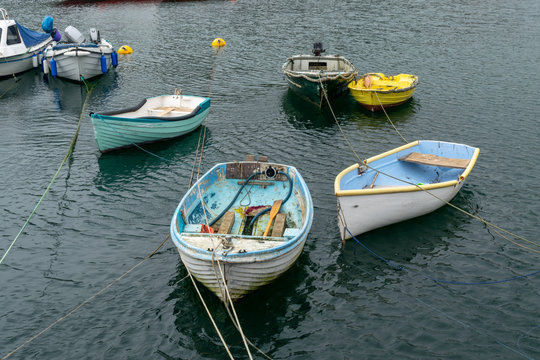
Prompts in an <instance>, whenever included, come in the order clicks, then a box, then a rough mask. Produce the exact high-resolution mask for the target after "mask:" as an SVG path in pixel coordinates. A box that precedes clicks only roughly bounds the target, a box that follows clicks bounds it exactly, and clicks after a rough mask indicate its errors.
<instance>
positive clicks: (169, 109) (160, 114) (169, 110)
mask: <svg viewBox="0 0 540 360" xmlns="http://www.w3.org/2000/svg"><path fill="white" fill-rule="evenodd" d="M173 109H174V108H172V107H170V108H167V109H165V110H163V111H162V112H160V113H159V114H158V116H165V115H167V114H168V113H170V112H171V111H173Z"/></svg>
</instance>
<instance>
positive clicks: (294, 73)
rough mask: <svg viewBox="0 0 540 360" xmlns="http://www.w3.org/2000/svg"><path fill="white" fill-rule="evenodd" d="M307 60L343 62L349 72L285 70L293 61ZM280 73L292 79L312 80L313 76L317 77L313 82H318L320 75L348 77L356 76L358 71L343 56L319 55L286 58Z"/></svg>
mask: <svg viewBox="0 0 540 360" xmlns="http://www.w3.org/2000/svg"><path fill="white" fill-rule="evenodd" d="M307 59H328V60H338V61H339V60H341V61H343V62H344V63H345V64H346V65H348V66H349V67H350V68H351V70H349V71H325V70H311V71H309V70H307V71H305V70H302V71H300V70H296V71H295V70H291V69H287V65H288V64H290V63H291V61H294V60H307ZM281 71H283V73H284V74H285V75H287V76H293V77H299V76H307V77H310V78H312V77H313V76H315V75H317V77H316V78H315V80H319V78H320V75H321V74H324V75H325V76H337V75H342V76H349V75H352V74H358V69H356V67H355V66H354V64H353V63H352V62H351V61H349V60H348V59H347V58H345V57H344V56H342V55H321V56H315V55H293V56H291V57H289V58H287V60H286V61H285V62H284V63H283V65H281ZM322 80H323V81H326V79H322Z"/></svg>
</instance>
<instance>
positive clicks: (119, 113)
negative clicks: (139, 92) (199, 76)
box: [90, 93, 210, 152]
mask: <svg viewBox="0 0 540 360" xmlns="http://www.w3.org/2000/svg"><path fill="white" fill-rule="evenodd" d="M209 111H210V99H209V98H205V97H201V96H193V95H182V94H180V93H178V94H175V95H161V96H156V97H152V98H148V99H144V100H143V101H142V102H141V103H139V105H137V106H134V107H131V108H128V109H123V110H115V111H107V112H101V113H90V116H91V118H92V125H93V126H94V134H95V137H96V142H97V145H98V148H99V150H100V151H101V152H107V151H111V150H115V149H121V148H126V147H130V146H136V145H140V144H146V143H150V142H155V141H160V140H167V139H172V138H176V137H179V136H182V135H185V134H187V133H189V132H191V131H193V130H195V129H196V128H198V127H199V126H200V125H201V123H202V122H203V121H204V119H206V117H207V116H208V112H209Z"/></svg>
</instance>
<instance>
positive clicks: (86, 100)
mask: <svg viewBox="0 0 540 360" xmlns="http://www.w3.org/2000/svg"><path fill="white" fill-rule="evenodd" d="M94 87H95V85H94V86H93V87H92V88H90V90H89V92H87V94H86V99H85V100H84V103H83V106H82V109H81V115H80V116H79V123H78V124H77V129H76V130H75V135H74V136H73V140H71V144H70V146H69V149H68V151H67V153H66V156H64V160H62V163H61V164H60V166H59V167H58V170H56V173H55V174H54V176H53V178H52V180H51V181H50V182H49V185H48V186H47V188H46V189H45V191H44V192H43V195H41V198H40V199H39V201H38V202H37V204H36V206H35V207H34V209H33V210H32V212H31V213H30V215H29V216H28V218H27V219H26V221H25V222H24V225H23V226H22V228H21V229H20V230H19V232H18V233H17V235H16V236H15V238H14V239H13V241H12V242H11V244H10V245H9V247H8V248H7V250H6V252H5V253H4V255H3V256H2V258H1V259H0V264H1V263H2V262H3V261H4V259H5V258H6V256H7V254H8V253H9V252H10V250H11V248H12V247H13V245H14V244H15V242H16V241H17V240H18V239H19V237H20V236H21V234H22V232H23V231H24V229H25V228H26V226H27V225H28V223H29V222H30V219H32V217H33V216H34V214H35V213H36V210H37V209H38V207H39V205H41V202H42V201H43V199H44V198H45V195H47V193H48V192H49V190H50V189H51V186H52V184H53V183H54V181H55V180H56V178H57V177H58V174H60V170H61V169H62V167H63V166H64V164H65V163H66V161H67V159H68V158H69V156H70V155H71V153H72V152H73V149H74V148H75V143H76V142H77V138H78V136H79V130H80V129H81V124H82V120H83V115H84V110H85V108H86V104H87V103H88V99H89V98H90V94H91V93H92V90H93V89H94Z"/></svg>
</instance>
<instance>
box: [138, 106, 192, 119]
mask: <svg viewBox="0 0 540 360" xmlns="http://www.w3.org/2000/svg"><path fill="white" fill-rule="evenodd" d="M192 111H193V109H191V108H187V107H178V106H161V107H156V108H152V109H148V112H149V113H150V114H155V113H156V112H158V114H157V115H155V116H159V117H162V116H165V115H167V114H169V113H171V112H180V113H190V112H192Z"/></svg>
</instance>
